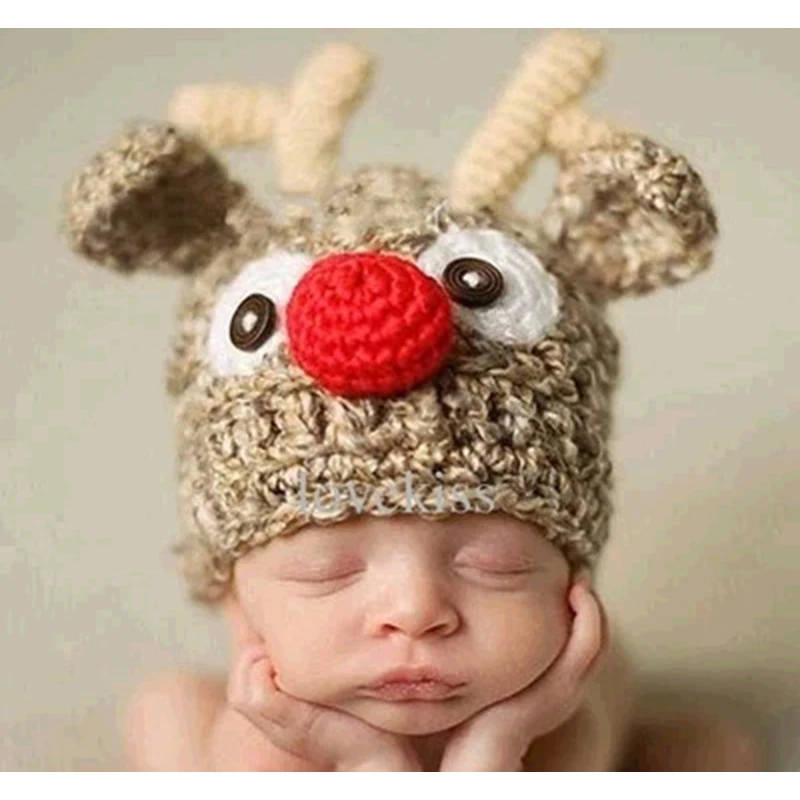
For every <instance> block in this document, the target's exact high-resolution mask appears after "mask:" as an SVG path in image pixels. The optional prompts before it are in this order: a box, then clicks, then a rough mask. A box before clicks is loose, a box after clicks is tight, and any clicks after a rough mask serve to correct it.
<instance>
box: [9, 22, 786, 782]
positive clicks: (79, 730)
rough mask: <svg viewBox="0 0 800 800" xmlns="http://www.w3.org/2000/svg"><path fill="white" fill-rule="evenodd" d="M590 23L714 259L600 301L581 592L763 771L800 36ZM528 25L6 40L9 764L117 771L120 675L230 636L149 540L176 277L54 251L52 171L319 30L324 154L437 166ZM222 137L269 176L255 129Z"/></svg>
mask: <svg viewBox="0 0 800 800" xmlns="http://www.w3.org/2000/svg"><path fill="white" fill-rule="evenodd" d="M597 34H598V35H599V36H602V37H603V38H604V40H605V41H606V42H607V44H608V46H609V49H610V58H609V65H608V69H607V72H606V75H605V77H604V79H603V82H602V84H601V85H600V86H599V87H598V88H597V89H596V90H595V91H594V92H593V93H592V95H591V97H590V100H589V104H590V105H591V107H592V108H593V109H595V110H596V111H597V113H602V114H603V115H605V116H607V117H609V118H612V119H616V120H619V121H621V122H624V123H625V124H626V125H627V126H628V127H630V128H633V129H635V130H638V131H640V132H642V133H645V134H647V135H649V136H651V137H652V138H654V139H656V140H658V141H661V142H663V143H665V144H668V145H670V146H672V147H673V148H674V149H676V150H677V151H679V152H682V153H683V154H685V155H686V156H687V157H688V158H689V159H690V161H691V162H692V163H693V165H694V166H695V167H696V168H697V169H698V171H700V173H701V174H702V175H703V177H704V178H705V180H706V183H707V185H708V187H709V189H710V191H711V193H712V196H713V199H714V202H715V204H716V208H717V211H718V214H719V221H720V229H721V238H720V242H719V247H718V250H717V255H716V261H715V266H714V268H713V270H711V271H709V272H707V273H705V274H704V275H702V276H701V277H699V278H697V279H696V280H695V281H693V282H691V283H689V284H686V285H684V286H681V287H679V288H675V289H670V290H664V291H661V292H659V293H657V294H654V295H652V296H649V297H646V298H638V299H629V300H623V301H620V302H618V303H617V304H616V305H615V306H614V308H613V312H612V320H613V322H614V323H615V325H616V326H617V329H618V331H619V334H620V337H621V339H622V342H623V348H624V350H623V379H622V383H621V385H620V389H619V392H618V395H617V399H616V434H615V438H614V442H613V449H614V456H615V460H616V469H617V499H616V516H615V519H614V525H613V532H612V539H611V541H610V543H609V545H608V548H607V550H606V553H605V556H604V561H603V564H602V568H601V571H600V588H601V592H602V594H603V596H604V597H605V598H606V603H607V606H608V608H609V611H610V613H611V615H612V616H614V617H615V618H616V619H618V620H619V621H620V623H621V625H622V627H623V628H624V630H625V631H626V632H627V636H628V641H629V643H630V645H631V647H632V648H633V651H634V653H635V656H636V658H637V661H638V662H639V664H640V667H641V669H642V673H643V676H644V678H645V679H646V680H647V681H648V682H650V684H652V686H653V687H654V688H653V691H654V692H658V691H661V690H662V689H663V690H664V691H666V690H668V691H669V692H673V693H676V692H677V693H680V694H681V695H682V696H685V697H689V696H695V697H696V698H697V699H698V700H699V701H703V700H709V699H716V700H719V701H720V702H725V703H728V704H730V706H731V707H733V706H736V707H737V708H741V709H744V710H746V712H747V713H752V714H753V715H754V716H755V718H756V719H757V721H758V723H759V724H760V725H761V726H762V728H763V730H764V732H765V735H768V736H769V737H770V740H769V741H770V743H771V744H770V748H771V753H772V755H773V757H774V759H775V764H776V765H779V766H783V767H784V768H790V767H791V766H792V764H791V763H790V759H791V758H796V759H797V760H796V761H794V762H793V764H794V765H798V764H800V752H798V751H800V746H798V737H800V712H799V711H798V699H800V688H798V684H799V683H800V681H798V676H799V675H800V621H798V616H799V615H800V581H798V574H799V572H800V537H799V536H798V526H799V524H800V506H799V505H798V497H799V496H800V470H798V461H799V459H798V452H800V436H799V435H798V424H799V423H800V402H798V389H799V388H800V381H798V373H799V372H800V341H799V340H798V328H799V327H800V326H799V325H798V308H799V307H800V263H799V262H800V259H798V241H799V240H800V233H798V230H800V225H798V188H799V187H800V156H799V155H798V153H799V152H800V150H799V149H798V122H800V116H799V115H798V104H797V85H798V83H800V36H798V34H797V32H795V31H746V30H737V31H714V30H703V31H670V30H664V31H652V30H617V31H598V32H597ZM541 35H542V32H540V31H531V30H317V29H312V30H222V31H220V30H192V31H174V30H113V31H103V30H92V31H28V32H25V31H3V32H2V33H0V110H1V111H2V116H0V119H2V124H0V147H1V148H2V150H0V152H1V153H2V181H0V248H1V249H0V260H2V291H0V357H1V358H2V366H3V374H2V380H1V381H0V392H2V396H1V397H0V437H1V438H2V450H1V451H0V487H1V490H2V504H0V607H1V608H2V611H0V618H2V619H4V620H5V624H4V625H3V626H0V652H1V653H2V661H1V663H2V680H0V767H2V768H5V769H12V768H16V769H67V770H71V769H97V768H113V766H114V764H115V763H116V762H115V759H116V757H117V754H118V744H119V742H118V739H117V737H116V732H115V727H114V712H115V707H116V704H117V702H118V699H119V698H120V697H121V696H124V694H125V693H126V692H127V691H129V688H130V686H131V685H132V684H133V683H134V682H135V681H136V680H137V679H139V678H140V677H141V676H144V675H147V674H149V673H152V672H154V671H157V670H159V669H162V668H165V667H167V666H171V665H184V666H192V665H194V666H199V667H222V666H223V665H224V663H225V658H226V638H225V632H224V629H223V627H222V625H221V623H220V620H219V619H217V618H215V617H214V616H211V615H209V614H208V613H206V612H204V611H202V610H200V609H197V608H193V607H192V606H191V605H190V604H189V602H188V601H187V600H186V597H185V594H184V587H183V584H182V583H181V581H180V579H179V577H178V575H177V573H176V572H175V571H174V568H173V564H172V562H171V560H170V557H169V555H168V552H167V548H168V546H169V544H170V543H171V542H172V541H173V539H174V537H175V534H176V519H177V512H176V502H175V499H176V491H175V481H174V461H173V439H172V436H173V433H172V424H171V407H170V403H169V400H168V397H167V395H166V391H165V389H164V374H165V371H164V362H165V359H166V354H167V347H168V343H169V341H170V337H171V334H172V328H173V314H174V307H175V302H176V298H177V291H178V284H177V282H176V281H172V280H170V279H166V278H158V277H155V276H148V275H142V276H136V277H134V278H132V279H125V278H122V277H120V276H118V275H116V274H114V273H112V272H110V271H106V270H103V269H100V268H98V267H96V266H94V265H91V264H89V263H88V262H84V261H82V260H80V259H78V258H77V257H75V256H73V255H71V254H70V252H69V251H68V250H67V248H66V246H65V244H64V241H63V239H62V238H61V237H60V234H59V224H60V202H61V197H62V191H63V187H64V186H65V185H66V183H67V182H68V181H69V180H70V178H71V177H72V176H73V175H74V174H75V173H76V172H77V171H78V170H79V169H80V168H81V167H82V166H83V165H84V164H85V162H86V161H87V160H88V159H89V158H90V156H91V155H92V154H93V153H94V152H95V151H96V150H98V149H99V148H101V147H103V146H104V145H105V144H107V143H108V142H109V141H110V140H111V139H112V138H113V137H114V136H115V135H116V134H117V132H118V131H119V130H121V128H122V126H123V125H124V124H125V123H127V122H130V121H134V120H142V119H156V118H163V117H164V115H165V113H166V107H167V103H168V100H169V98H170V96H171V94H172V92H173V91H174V90H175V88H176V87H178V86H179V85H181V84H183V83H196V82H205V81H220V80H239V81H245V82H261V83H275V84H285V83H286V82H287V81H288V80H289V79H290V76H291V74H292V72H293V70H294V69H295V68H296V67H297V66H298V65H299V64H300V63H301V61H302V60H303V59H304V58H305V57H306V56H307V55H308V54H309V53H310V52H311V51H312V50H313V48H314V47H315V46H317V45H318V44H320V43H322V42H325V41H328V40H331V39H345V40H349V41H353V42H357V43H360V44H363V45H365V46H366V47H368V48H369V49H370V50H371V51H372V52H373V53H374V54H375V55H376V56H377V57H378V59H379V62H378V71H377V74H376V77H375V80H374V83H373V86H372V89H371V93H370V95H369V97H368V99H367V100H366V102H365V103H364V105H363V106H362V107H361V108H360V110H359V111H358V113H357V115H356V116H355V117H354V118H353V120H352V122H351V123H350V126H349V128H348V133H347V136H346V139H345V144H344V151H343V156H342V165H343V166H344V167H351V166H358V165H361V164H368V163H372V162H378V161H385V162H386V161H388V162H399V163H404V162H405V163H414V164H417V165H418V166H419V167H421V168H423V169H424V170H426V171H428V172H430V173H433V174H435V175H438V176H441V177H444V176H446V175H447V174H448V172H449V169H450V167H451V165H452V163H453V161H454V159H455V156H456V155H457V153H458V151H459V149H460V147H461V146H462V145H463V144H464V143H465V142H466V140H467V138H468V137H469V135H470V133H471V132H472V130H473V129H474V126H476V125H477V124H478V123H479V122H480V120H481V118H482V117H483V115H484V113H485V112H486V110H487V109H488V108H489V106H490V105H491V103H492V102H493V101H494V99H495V98H496V96H497V94H498V92H499V91H500V90H501V89H502V87H503V85H504V81H505V80H506V78H507V77H508V75H509V72H510V71H511V70H512V69H513V67H514V65H515V63H516V61H517V59H518V58H519V56H520V55H521V54H522V52H523V50H524V49H525V47H526V46H527V45H528V43H529V42H530V41H531V40H532V39H534V38H536V37H537V36H541ZM224 159H225V160H226V161H227V163H228V164H229V165H230V167H231V169H232V171H233V172H234V173H235V174H236V175H237V176H238V177H241V178H243V179H244V180H246V182H247V183H248V184H249V185H250V186H251V187H252V188H253V191H254V192H255V194H256V195H257V196H266V195H267V194H268V193H269V190H270V181H271V178H272V167H271V163H270V159H269V153H268V151H267V150H266V149H263V150H254V151H250V152H243V153H240V152H237V153H226V154H224ZM554 175H555V171H554V167H553V165H552V164H550V163H542V164H540V165H537V168H536V170H535V172H534V174H533V175H532V177H531V179H530V181H529V182H528V184H526V186H525V189H524V191H523V192H522V193H521V194H520V195H519V197H518V205H519V207H520V208H522V209H524V210H528V211H530V212H535V211H536V210H537V209H538V208H539V207H540V206H541V204H542V203H543V201H544V199H545V198H546V196H547V194H548V192H549V191H550V189H551V187H552V182H553V178H554ZM669 702H671V701H669ZM795 714H796V715H798V716H797V717H796V718H795V717H793V715H795ZM793 720H795V722H794V723H793ZM792 724H795V727H794V729H792V727H791V726H792ZM792 754H795V755H794V756H793V755H792ZM781 759H783V760H781Z"/></svg>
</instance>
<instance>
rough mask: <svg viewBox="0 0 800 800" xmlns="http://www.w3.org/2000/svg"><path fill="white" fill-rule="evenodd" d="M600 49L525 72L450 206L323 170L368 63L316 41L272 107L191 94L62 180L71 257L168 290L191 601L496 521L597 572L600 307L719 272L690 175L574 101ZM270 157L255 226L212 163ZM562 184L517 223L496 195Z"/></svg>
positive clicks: (260, 91) (252, 206) (339, 46)
mask: <svg viewBox="0 0 800 800" xmlns="http://www.w3.org/2000/svg"><path fill="white" fill-rule="evenodd" d="M601 64H602V47H601V45H600V43H599V42H597V41H595V40H594V39H591V38H589V37H587V36H585V35H583V34H581V33H578V32H557V33H554V34H552V35H550V36H548V37H546V38H545V39H544V40H543V41H539V42H537V43H536V44H535V46H534V47H532V48H531V50H530V51H529V52H527V53H526V54H525V55H524V56H523V58H522V60H521V63H520V66H519V68H518V70H517V71H516V72H515V73H514V74H513V75H512V76H511V78H510V80H509V83H508V85H507V86H506V88H505V90H504V91H503V93H502V94H501V95H500V96H499V98H498V101H497V103H496V105H495V106H494V108H493V109H492V110H491V111H490V113H489V114H488V115H487V116H486V118H485V121H484V122H483V123H482V125H481V126H480V127H479V128H478V129H477V130H476V132H475V134H474V136H473V138H472V139H471V140H470V141H469V142H468V143H467V145H466V146H465V147H464V149H463V151H462V152H461V153H460V154H459V156H458V158H457V159H456V162H455V166H454V167H453V169H452V171H451V173H450V175H449V178H448V180H447V181H440V180H438V179H436V178H433V177H430V176H428V175H425V174H423V173H422V172H421V171H420V170H418V169H416V168H415V167H412V166H396V165H370V166H362V167H360V168H357V169H355V170H353V171H351V172H340V171H338V170H337V169H336V161H337V153H338V149H339V144H340V141H341V135H342V131H343V128H344V125H345V120H346V117H347V116H348V114H349V113H350V112H351V111H352V109H353V108H354V107H355V106H356V105H357V104H358V102H359V101H360V100H361V99H362V98H363V96H364V89H365V86H366V84H367V83H368V80H369V78H370V76H371V74H372V61H371V59H370V57H369V56H368V55H367V54H366V53H365V52H364V51H363V50H362V49H361V48H359V47H356V46H353V45H350V44H343V43H333V44H330V45H328V46H326V47H324V48H321V49H320V50H319V51H318V52H317V53H315V54H314V55H313V56H312V57H311V58H310V59H309V60H308V61H307V63H306V64H305V65H304V66H303V68H302V69H301V70H300V71H299V72H298V73H297V75H296V76H295V80H294V81H293V82H292V84H291V86H290V87H288V88H287V89H285V90H284V89H276V88H272V87H258V86H253V87H249V86H240V85H234V84H219V85H212V86H193V87H186V88H185V89H183V90H181V91H180V92H179V93H178V94H177V95H176V97H175V100H174V103H173V106H172V112H171V115H172V119H171V121H170V123H163V124H161V123H152V124H150V123H148V124H141V125H137V126H135V127H131V128H130V129H128V130H126V131H125V132H124V133H123V135H122V136H121V138H120V139H119V140H118V141H117V142H116V144H114V145H113V146H111V147H110V148H109V149H107V150H105V151H104V152H102V153H100V154H98V155H97V156H96V157H95V158H94V159H93V160H92V161H91V163H90V164H89V165H88V166H87V168H86V169H85V170H83V172H82V173H81V174H80V175H79V176H78V177H77V179H76V180H75V181H74V182H73V183H72V185H71V187H70V189H69V194H68V199H67V203H66V230H67V235H68V238H69V241H70V245H71V247H72V248H73V249H74V250H75V251H76V252H78V253H80V254H81V255H83V256H85V257H88V258H90V259H92V260H93V261H95V262H97V263H98V264H102V265H106V266H110V267H112V268H114V269H116V270H118V271H119V272H121V273H133V272H135V271H138V270H142V269H147V270H152V271H156V272H160V273H164V274H169V275H172V276H178V277H179V278H180V280H181V281H182V283H183V290H182V296H181V300H180V307H179V315H178V316H179V319H178V329H177V334H176V337H175V339H174V343H173V348H172V353H171V357H170V359H169V365H168V375H167V387H168V390H169V392H170V394H171V395H172V397H173V398H174V400H175V419H176V423H177V452H178V462H177V464H178V483H179V491H180V513H181V528H182V531H181V538H180V540H179V541H178V542H177V543H176V544H175V545H174V552H175V553H176V554H177V555H178V557H179V562H180V566H181V569H182V571H183V573H184V574H185V576H186V578H187V580H188V584H189V588H190V592H191V595H192V597H194V598H195V599H197V600H199V601H203V602H207V603H214V602H216V601H218V600H219V599H220V598H221V597H222V596H223V595H224V593H225V592H226V590H227V588H228V587H229V585H230V582H231V579H232V570H233V565H234V563H235V561H236V559H238V558H239V557H241V556H242V555H244V554H245V553H247V552H248V551H250V550H251V549H252V548H255V547H258V546H262V545H264V544H265V543H267V542H269V540H270V539H272V538H274V537H276V536H282V535H287V534H290V533H292V532H294V531H298V530H300V529H302V528H303V527H304V526H307V525H309V524H322V525H327V524H333V523H335V522H338V521H340V520H343V519H346V518H349V517H352V516H354V515H358V514H371V515H376V516H382V515H393V514H400V513H412V514H417V515H419V516H423V517H426V518H429V519H439V518H442V517H446V516H451V515H453V514H460V513H467V512H473V513H491V512H496V511H498V512H505V513H507V514H509V515H512V516H513V517H516V518H518V519H520V520H525V521H529V522H531V523H532V524H534V525H536V526H537V529H538V530H539V531H540V532H541V533H542V534H543V535H544V536H546V538H547V539H548V540H550V541H551V542H552V543H553V544H555V545H556V546H557V547H558V548H560V549H561V551H562V552H563V553H564V555H565V557H566V558H567V559H568V561H569V562H570V563H571V564H573V565H580V566H584V567H587V568H589V569H592V568H593V567H594V565H595V564H596V562H597V558H598V555H599V554H600V552H601V549H602V547H603V545H604V543H605V542H606V540H607V537H608V532H609V521H610V517H611V511H612V498H611V495H612V487H613V481H612V467H611V462H610V459H609V437H610V434H611V400H612V395H613V391H614V388H615V385H616V382H617V378H618V375H619V345H618V340H617V338H616V337H615V335H614V332H613V331H612V329H611V328H610V326H609V323H608V321H607V313H606V311H607V306H608V304H609V302H610V301H612V300H614V299H616V298H619V297H622V296H624V295H643V294H646V293H648V292H650V291H652V290H654V289H656V288H659V287H665V286H671V285H674V284H677V283H679V282H682V281H685V280H687V279H688V278H690V277H692V276H694V275H696V274H697V273H699V272H701V271H702V270H704V269H705V268H706V267H708V266H709V263H710V259H711V252H712V244H713V242H714V239H715V237H716V233H717V225H716V219H715V215H714V211H713V209H712V207H711V205H710V202H709V198H708V195H707V192H706V190H705V187H704V186H703V183H702V182H701V180H700V178H699V176H698V175H697V173H696V172H695V171H694V170H693V169H692V168H691V166H690V165H689V164H688V163H687V161H686V160H685V159H684V158H683V157H680V156H677V155H675V154H673V153H672V152H670V151H669V150H667V149H665V148H664V147H662V146H660V145H658V144H656V143H654V142H653V141H651V140H649V139H647V138H644V137H642V136H639V135H636V134H633V133H631V132H629V131H626V130H623V129H622V128H620V127H618V126H615V125H611V124H609V123H607V122H604V121H602V120H599V119H597V118H596V117H594V116H593V115H592V114H590V113H589V112H587V111H586V110H585V109H584V108H583V107H582V105H581V104H580V100H581V96H582V94H583V93H584V92H585V91H586V89H587V88H588V87H589V86H590V85H591V83H592V82H593V81H594V79H595V78H596V77H597V75H598V74H599V71H600V67H601ZM266 143H269V144H270V145H271V147H272V148H273V153H274V155H275V163H276V174H277V182H278V189H279V194H278V195H277V197H278V198H279V201H276V202H275V204H274V207H273V208H265V207H263V206H262V205H261V204H259V203H257V202H256V201H255V199H254V198H253V197H252V196H251V194H250V193H249V192H248V191H247V189H246V188H245V187H244V186H243V185H242V184H241V183H240V182H238V181H237V180H235V179H233V178H232V177H230V176H229V174H228V172H227V170H226V169H225V167H224V166H223V165H222V163H221V161H220V160H218V158H216V157H215V156H214V155H213V153H212V148H213V147H215V146H229V145H241V144H251V145H260V144H266ZM544 153H549V154H551V155H553V156H555V157H556V158H557V160H558V164H559V176H558V179H557V186H556V188H555V192H554V194H553V196H552V198H551V200H550V201H549V203H548V204H547V206H546V208H545V209H544V211H543V212H542V213H541V214H540V215H539V216H538V217H537V218H535V219H532V218H528V217H526V216H522V215H520V214H518V213H517V212H516V211H515V210H514V209H513V208H512V206H511V198H512V197H513V195H514V193H515V192H516V191H517V189H518V188H519V187H520V186H521V185H522V183H523V181H524V180H525V178H526V177H527V175H528V174H529V173H530V169H531V167H532V164H533V162H534V159H535V157H536V156H537V155H540V154H544Z"/></svg>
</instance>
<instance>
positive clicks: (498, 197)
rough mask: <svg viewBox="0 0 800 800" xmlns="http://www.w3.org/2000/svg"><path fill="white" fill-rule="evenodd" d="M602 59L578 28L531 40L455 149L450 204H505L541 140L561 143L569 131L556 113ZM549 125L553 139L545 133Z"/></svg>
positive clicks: (596, 73) (576, 93)
mask: <svg viewBox="0 0 800 800" xmlns="http://www.w3.org/2000/svg"><path fill="white" fill-rule="evenodd" d="M602 61H603V46H602V44H601V43H600V42H598V41H596V40H594V39H592V38H590V37H588V36H585V35H584V34H581V33H577V32H572V31H558V32H556V33H554V34H552V35H550V36H549V37H548V38H547V39H546V40H545V41H544V43H542V44H539V43H538V42H537V43H536V44H535V45H534V46H533V47H532V48H531V49H530V50H529V51H528V52H527V53H526V54H525V56H523V58H522V61H521V63H520V65H519V67H518V69H517V71H516V72H515V73H514V75H513V76H512V78H511V80H510V81H509V83H508V85H507V86H506V89H505V91H504V92H503V93H502V95H501V96H500V99H499V100H498V101H497V103H496V104H495V106H494V107H493V108H492V110H491V111H490V112H489V113H488V114H487V116H486V118H485V120H484V122H483V123H482V124H481V125H480V126H479V127H478V129H477V130H476V132H475V133H474V135H473V136H472V139H471V140H470V141H469V143H468V144H467V145H466V147H465V148H464V149H463V150H462V152H461V153H460V155H459V157H458V159H457V161H456V163H455V166H454V168H453V173H452V181H451V185H450V204H451V207H452V208H453V209H454V210H456V211H464V212H470V211H475V210H477V209H479V208H481V207H483V206H488V207H492V206H500V205H503V204H505V203H506V202H507V201H508V200H509V199H510V198H511V196H512V195H513V194H514V193H515V192H516V191H517V190H518V189H519V187H520V186H521V185H522V183H523V181H524V180H525V179H526V178H527V176H528V174H529V172H530V169H531V166H532V164H533V160H534V158H535V157H536V155H537V154H539V153H540V152H542V150H544V149H545V146H546V145H550V146H551V147H553V149H554V150H558V149H560V148H562V147H563V146H565V145H567V144H568V143H569V135H571V133H572V131H571V129H570V126H569V124H560V120H559V116H560V114H561V113H562V112H564V111H565V110H566V109H567V108H568V107H569V106H570V105H571V104H572V103H574V102H575V101H576V100H577V99H578V98H580V96H581V95H582V94H583V93H584V92H585V91H586V90H587V89H588V88H589V86H590V85H591V84H592V82H593V81H594V80H595V79H596V78H597V77H598V76H599V74H600V71H601V69H602ZM569 116H570V115H569V114H568V115H567V117H568V118H569ZM554 126H555V139H553V138H551V134H550V131H551V130H552V129H553V128H554Z"/></svg>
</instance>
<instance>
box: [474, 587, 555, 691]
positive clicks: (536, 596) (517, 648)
mask: <svg viewBox="0 0 800 800" xmlns="http://www.w3.org/2000/svg"><path fill="white" fill-rule="evenodd" d="M565 594H566V590H565ZM496 618H497V619H502V620H503V623H502V625H495V626H490V628H489V629H488V630H487V637H488V638H487V639H486V640H485V644H486V652H487V653H494V654H496V655H495V656H494V662H495V666H496V673H497V674H499V675H500V676H501V679H502V680H503V681H504V682H507V685H508V686H511V687H513V691H517V690H518V689H520V688H522V687H523V686H526V685H527V684H529V683H531V682H532V681H534V680H536V678H538V677H539V676H540V675H541V674H542V673H543V672H544V671H545V670H546V669H547V668H548V667H549V666H550V665H551V664H552V663H553V661H555V659H556V657H557V656H558V654H559V653H560V652H561V651H562V649H563V648H564V646H565V645H566V643H567V639H568V638H569V630H570V624H571V615H570V611H569V607H568V605H567V601H566V596H564V597H562V596H561V593H560V591H558V592H552V591H550V592H534V593H532V594H531V596H529V597H525V598H522V599H521V601H520V602H517V603H513V604H508V605H507V606H506V607H505V608H504V609H503V610H502V611H500V610H498V611H497V617H496ZM490 648H491V649H490Z"/></svg>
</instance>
